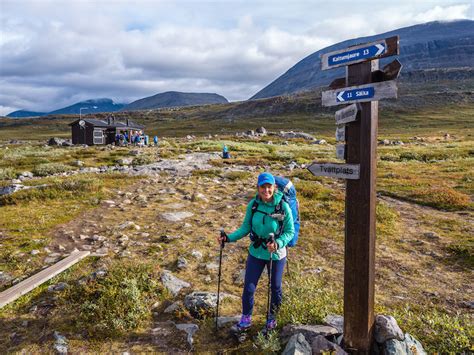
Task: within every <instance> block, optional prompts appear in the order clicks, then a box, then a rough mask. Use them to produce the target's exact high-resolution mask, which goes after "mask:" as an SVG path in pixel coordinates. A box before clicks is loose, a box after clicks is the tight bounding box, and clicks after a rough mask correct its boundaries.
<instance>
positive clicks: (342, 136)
mask: <svg viewBox="0 0 474 355" xmlns="http://www.w3.org/2000/svg"><path fill="white" fill-rule="evenodd" d="M345 140H346V126H338V127H336V142H345Z"/></svg>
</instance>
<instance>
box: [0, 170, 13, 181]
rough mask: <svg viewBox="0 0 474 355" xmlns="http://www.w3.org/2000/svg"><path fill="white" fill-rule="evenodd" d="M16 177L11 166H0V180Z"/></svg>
mask: <svg viewBox="0 0 474 355" xmlns="http://www.w3.org/2000/svg"><path fill="white" fill-rule="evenodd" d="M14 178H16V173H15V170H13V169H12V168H0V180H6V179H14Z"/></svg>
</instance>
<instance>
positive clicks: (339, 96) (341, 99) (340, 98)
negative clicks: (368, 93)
mask: <svg viewBox="0 0 474 355" xmlns="http://www.w3.org/2000/svg"><path fill="white" fill-rule="evenodd" d="M344 93H345V91H341V92H340V93H339V95H337V99H338V101H340V102H343V101H346V100H344V98H343V97H342V96H343V95H344Z"/></svg>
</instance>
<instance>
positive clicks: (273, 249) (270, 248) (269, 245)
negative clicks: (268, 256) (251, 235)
mask: <svg viewBox="0 0 474 355" xmlns="http://www.w3.org/2000/svg"><path fill="white" fill-rule="evenodd" d="M267 248H268V251H269V252H270V253H274V252H276V251H277V249H278V244H277V243H276V242H273V243H271V242H268V243H267Z"/></svg>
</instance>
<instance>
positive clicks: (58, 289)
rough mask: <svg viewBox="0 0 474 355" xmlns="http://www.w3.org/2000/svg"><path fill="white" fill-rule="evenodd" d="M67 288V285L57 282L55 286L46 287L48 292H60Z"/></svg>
mask: <svg viewBox="0 0 474 355" xmlns="http://www.w3.org/2000/svg"><path fill="white" fill-rule="evenodd" d="M66 288H67V283H65V282H59V283H57V284H56V285H50V286H48V292H61V291H64V290H65V289H66Z"/></svg>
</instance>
